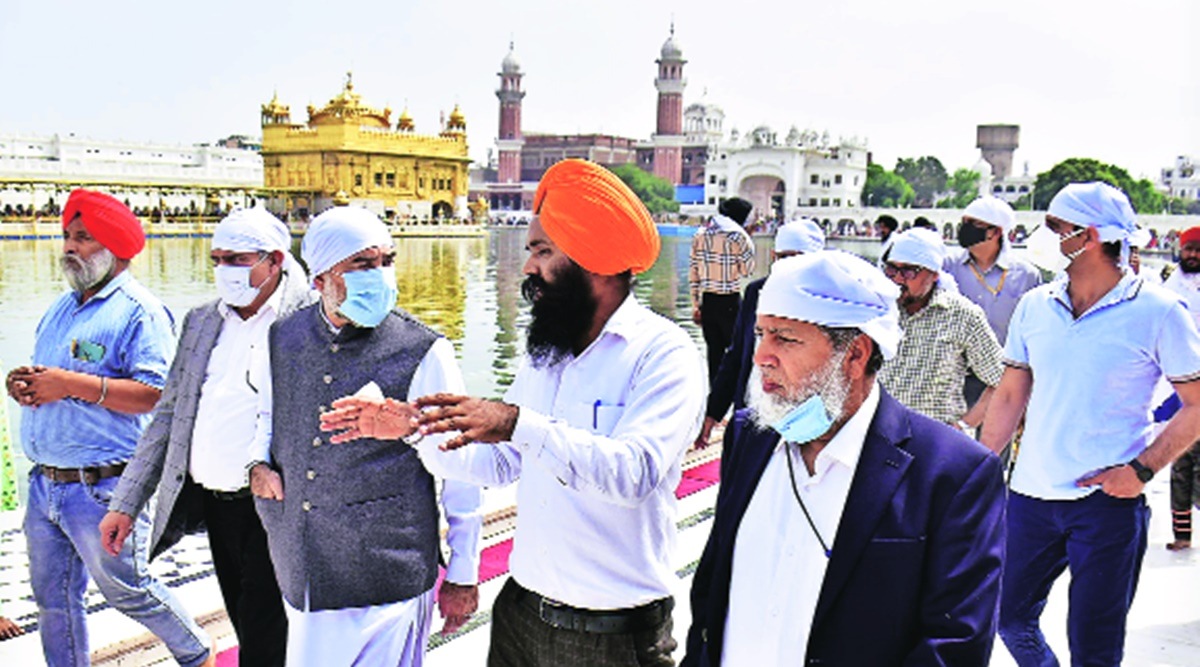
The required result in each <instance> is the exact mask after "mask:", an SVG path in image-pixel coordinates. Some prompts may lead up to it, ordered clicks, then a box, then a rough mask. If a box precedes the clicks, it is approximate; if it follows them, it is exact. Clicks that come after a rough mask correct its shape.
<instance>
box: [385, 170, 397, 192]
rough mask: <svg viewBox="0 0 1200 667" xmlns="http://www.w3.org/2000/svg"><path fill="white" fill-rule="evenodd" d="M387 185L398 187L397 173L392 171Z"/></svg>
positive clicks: (388, 176)
mask: <svg viewBox="0 0 1200 667" xmlns="http://www.w3.org/2000/svg"><path fill="white" fill-rule="evenodd" d="M387 186H388V187H389V188H394V187H396V174H394V173H390V174H388V175H387Z"/></svg>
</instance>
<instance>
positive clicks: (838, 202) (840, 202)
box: [833, 199, 842, 206]
mask: <svg viewBox="0 0 1200 667" xmlns="http://www.w3.org/2000/svg"><path fill="white" fill-rule="evenodd" d="M833 205H834V206H841V205H842V200H841V199H834V200H833Z"/></svg>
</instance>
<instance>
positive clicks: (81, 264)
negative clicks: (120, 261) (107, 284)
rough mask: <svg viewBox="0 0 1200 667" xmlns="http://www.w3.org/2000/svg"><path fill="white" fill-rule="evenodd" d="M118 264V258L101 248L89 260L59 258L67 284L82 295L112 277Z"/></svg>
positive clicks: (72, 257)
mask: <svg viewBox="0 0 1200 667" xmlns="http://www.w3.org/2000/svg"><path fill="white" fill-rule="evenodd" d="M116 263H117V258H116V257H115V256H114V255H113V254H112V253H111V252H109V250H108V248H101V249H100V250H98V251H96V252H95V253H92V256H91V257H89V258H87V259H84V258H82V257H80V256H79V255H63V256H62V257H59V258H58V265H59V266H60V267H62V270H63V275H64V276H65V277H66V279H67V283H68V284H69V285H70V286H71V289H73V290H75V291H76V292H80V293H83V292H86V291H87V290H89V289H91V288H92V287H95V286H96V285H98V284H100V283H101V282H103V281H104V280H105V279H106V278H108V277H109V276H110V275H112V270H113V267H114V266H116Z"/></svg>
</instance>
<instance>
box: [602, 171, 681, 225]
mask: <svg viewBox="0 0 1200 667" xmlns="http://www.w3.org/2000/svg"><path fill="white" fill-rule="evenodd" d="M608 169H609V171H611V172H612V173H614V174H616V175H617V178H619V179H621V180H622V181H624V182H625V185H628V186H629V189H630V190H633V193H634V194H635V195H637V196H638V199H641V200H642V203H643V204H645V205H646V208H647V209H648V210H649V211H650V213H652V214H654V215H658V214H659V213H677V212H679V202H677V201H675V186H674V185H671V182H670V181H668V180H667V179H665V178H660V177H658V176H655V175H654V174H647V173H646V172H644V171H642V169H641V168H640V167H638V166H637V165H636V164H619V165H617V166H615V167H609V168H608Z"/></svg>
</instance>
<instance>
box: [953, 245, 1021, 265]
mask: <svg viewBox="0 0 1200 667" xmlns="http://www.w3.org/2000/svg"><path fill="white" fill-rule="evenodd" d="M962 263H963V264H964V265H969V264H974V263H975V258H974V257H972V256H971V251H970V249H968V248H963V256H962ZM992 266H993V267H999V268H1000V270H1001V271H1007V270H1008V269H1009V268H1011V267H1012V253H1011V252H1009V249H1008V242H1006V241H1001V242H1000V254H998V255H996V261H995V262H993V263H992ZM988 271H991V269H988Z"/></svg>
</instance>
